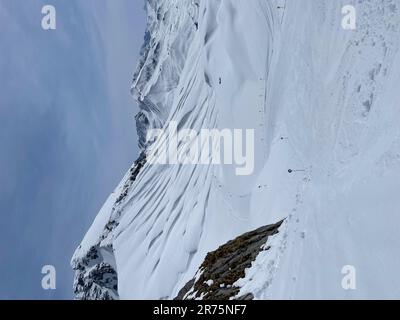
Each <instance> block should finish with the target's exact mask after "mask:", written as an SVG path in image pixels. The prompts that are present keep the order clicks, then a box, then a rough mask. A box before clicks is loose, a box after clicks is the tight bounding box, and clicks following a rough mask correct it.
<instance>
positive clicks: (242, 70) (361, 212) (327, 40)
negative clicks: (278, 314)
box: [73, 0, 400, 299]
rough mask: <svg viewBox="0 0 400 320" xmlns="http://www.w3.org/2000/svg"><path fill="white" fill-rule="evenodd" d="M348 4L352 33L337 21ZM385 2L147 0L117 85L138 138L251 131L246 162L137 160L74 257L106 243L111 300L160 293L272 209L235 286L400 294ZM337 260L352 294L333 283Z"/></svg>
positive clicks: (397, 151) (334, 294) (392, 66)
mask: <svg viewBox="0 0 400 320" xmlns="http://www.w3.org/2000/svg"><path fill="white" fill-rule="evenodd" d="M347 4H353V5H354V6H355V8H356V9H357V29H356V30H344V29H342V27H341V20H342V17H343V16H342V14H341V8H342V6H343V5H347ZM399 10H400V1H398V0H381V1H376V0H369V1H368V0H359V1H354V2H352V1H340V0H335V1H332V0H301V1H290V0H287V1H284V0H280V1H278V0H247V1H241V0H239V1H233V0H212V1H211V0H197V1H196V0H168V1H166V0H164V1H160V0H159V1H153V0H151V1H150V0H149V1H148V2H147V12H148V16H149V18H148V20H149V23H148V31H147V33H146V37H145V39H146V41H145V45H144V47H143V50H142V59H141V62H140V63H139V68H138V71H137V72H136V74H135V79H134V81H133V86H132V92H133V94H134V96H135V97H136V98H137V99H138V100H139V101H140V107H141V113H140V114H139V115H138V117H137V120H138V130H139V136H140V137H141V140H140V145H141V146H142V147H143V148H144V149H145V150H149V142H148V141H146V132H147V130H148V129H151V128H160V127H163V126H167V125H168V123H169V122H170V121H176V122H177V123H179V128H191V129H196V130H199V131H200V129H201V128H218V129H223V128H231V129H240V128H242V129H246V128H252V129H254V130H255V170H254V173H253V174H252V175H250V176H236V175H235V171H234V169H235V166H233V165H223V166H215V165H162V166H161V165H150V164H145V165H144V166H143V168H141V170H140V172H139V174H138V175H137V177H136V178H135V181H134V182H133V183H128V184H127V181H129V179H130V174H129V173H128V174H127V176H126V177H125V178H124V180H123V181H122V182H121V185H120V186H119V187H117V189H116V191H115V192H114V194H117V195H118V194H121V193H123V194H124V196H123V197H122V199H119V200H120V201H115V199H116V198H117V197H116V196H112V197H110V199H109V200H108V202H107V203H106V205H105V207H104V208H103V209H102V211H101V212H100V213H99V217H98V218H97V219H96V221H95V223H94V225H93V227H92V228H91V230H90V231H89V233H88V235H87V236H86V237H85V239H84V241H83V243H82V245H81V247H80V248H78V249H77V251H76V253H75V255H74V258H73V265H74V266H75V267H76V266H77V264H79V263H80V262H82V261H83V259H84V257H87V253H88V251H89V250H90V248H93V247H95V248H100V249H101V248H108V249H111V250H107V252H112V255H113V257H112V259H111V260H113V259H115V263H114V262H113V265H114V264H115V269H116V272H117V274H118V294H119V297H120V298H122V299H131V298H134V299H144V298H153V299H170V298H173V297H175V296H176V295H177V293H178V291H179V289H180V288H182V286H183V285H184V284H185V283H186V282H187V281H188V280H190V279H191V278H193V276H194V274H195V273H196V270H197V269H198V267H199V265H200V264H201V262H202V261H203V259H204V257H205V255H206V254H207V252H210V251H212V250H215V249H216V248H217V247H218V246H219V245H221V244H223V243H225V242H226V241H228V240H230V239H233V238H235V237H236V236H238V235H240V234H242V233H244V232H246V231H249V230H252V229H255V228H257V227H260V226H263V225H267V224H273V223H276V222H278V221H280V220H282V219H285V218H286V220H285V223H284V224H283V225H282V227H281V232H280V233H279V234H278V235H276V236H275V237H274V239H273V242H272V245H271V250H268V251H264V252H263V253H262V254H260V255H259V257H258V258H257V260H256V261H255V262H254V264H253V266H252V268H250V269H249V270H248V271H247V276H246V278H245V279H242V280H239V282H240V286H241V287H242V292H241V293H242V294H245V293H247V292H251V293H253V295H254V296H255V298H258V299H264V298H274V299H280V298H312V299H319V298H399V297H400V278H399V277H397V274H396V271H397V270H399V269H400V258H399V255H398V248H399V247H400V237H399V236H398V234H397V231H398V228H399V226H400V216H399V214H400V212H399V211H400V197H398V196H396V194H397V193H398V190H399V187H400V170H399V169H400V126H399V125H398V120H399V119H400V114H399V113H400V107H399V104H398V103H399V101H398V100H399V93H398V90H397V87H398V83H400V79H399V78H400V72H399V71H400V55H399V51H398V48H399V41H400V37H399V23H400V15H399ZM156 143H157V142H156ZM146 152H147V151H145V153H146ZM289 169H292V170H299V171H294V172H292V173H289V172H288V170H289ZM110 201H111V202H110ZM113 201H115V202H113ZM110 221H111V222H112V223H111V227H110ZM106 225H107V226H108V227H107V228H106ZM105 259H106V260H110V258H105ZM96 263H98V262H96ZM345 265H353V266H354V267H355V268H356V270H357V289H356V290H344V289H343V288H342V286H341V281H342V277H343V275H342V274H341V270H342V267H343V266H345ZM85 268H86V267H85ZM85 268H83V269H85ZM83 269H82V268H81V269H80V270H78V271H77V277H79V275H81V276H82V270H83ZM85 270H86V269H85Z"/></svg>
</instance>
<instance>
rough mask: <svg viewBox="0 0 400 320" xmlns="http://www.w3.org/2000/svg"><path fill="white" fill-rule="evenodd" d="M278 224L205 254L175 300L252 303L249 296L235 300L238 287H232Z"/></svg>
mask: <svg viewBox="0 0 400 320" xmlns="http://www.w3.org/2000/svg"><path fill="white" fill-rule="evenodd" d="M282 222H283V221H280V222H278V223H276V224H273V225H268V226H264V227H261V228H259V229H257V230H254V231H251V232H248V233H245V234H243V235H241V236H239V237H237V238H236V239H234V240H231V241H229V242H227V243H226V244H224V245H222V246H221V247H219V248H218V249H217V250H216V251H213V252H210V253H208V254H207V256H206V258H205V260H204V262H203V263H202V265H201V266H200V269H199V271H198V274H200V276H196V277H195V278H194V279H192V280H190V281H189V282H188V283H187V284H186V285H185V286H184V287H183V288H182V289H181V290H180V291H179V294H178V296H177V297H176V298H175V300H191V299H202V300H229V299H231V298H234V299H237V300H252V299H253V298H254V296H253V295H252V294H251V293H249V294H246V295H244V296H240V297H236V296H237V295H238V294H239V292H240V287H237V286H235V285H234V284H235V282H236V281H237V280H239V279H241V278H244V277H245V270H246V269H247V268H249V267H251V264H252V262H253V261H254V260H255V259H256V258H257V256H258V254H259V253H260V252H261V251H263V250H269V247H267V246H265V244H266V243H267V240H268V237H270V236H273V235H275V234H277V233H278V232H279V227H280V226H281V224H282Z"/></svg>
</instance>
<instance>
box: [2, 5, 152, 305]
mask: <svg viewBox="0 0 400 320" xmlns="http://www.w3.org/2000/svg"><path fill="white" fill-rule="evenodd" d="M45 4H51V5H54V6H55V7H56V10H57V30H54V31H44V30H43V29H42V28H41V19H42V14H41V8H42V6H43V5H45ZM143 4H144V1H143V0H46V1H42V0H0V30H1V32H0V52H1V53H0V122H1V123H0V210H1V217H2V222H1V223H0V299H15V298H17V299H21V298H29V299H46V298H57V299H64V298H72V275H73V274H72V271H71V270H70V266H69V261H70V258H71V256H72V254H73V251H74V249H75V247H76V246H77V245H78V244H79V241H80V240H81V239H82V237H83V236H84V233H85V232H86V230H87V229H88V227H89V226H90V224H91V222H92V220H93V218H94V216H95V215H96V213H97V211H98V210H99V209H100V207H101V205H102V203H103V202H104V201H105V199H106V197H107V196H108V194H109V193H110V192H111V191H112V190H113V188H114V187H115V186H116V184H117V183H118V182H119V180H120V179H121V178H122V176H123V174H124V173H125V171H126V170H127V169H128V168H129V166H130V164H131V163H132V162H133V160H134V159H135V157H136V156H137V153H138V150H137V137H136V132H135V126H134V115H135V113H136V112H137V107H136V105H135V103H134V101H133V99H132V98H131V96H130V94H129V87H130V81H131V77H132V74H133V72H134V69H135V66H136V63H137V59H138V54H139V50H140V46H141V44H142V39H143V35H144V26H145V13H144V10H143V6H144V5H143ZM47 264H50V265H54V266H55V267H56V270H57V289H56V290H54V291H44V290H43V289H42V288H41V278H42V274H41V268H42V266H43V265H47Z"/></svg>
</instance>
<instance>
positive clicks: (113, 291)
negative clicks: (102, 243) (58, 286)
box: [74, 247, 118, 300]
mask: <svg viewBox="0 0 400 320" xmlns="http://www.w3.org/2000/svg"><path fill="white" fill-rule="evenodd" d="M102 251H103V253H104V252H106V251H107V252H109V253H112V248H108V250H106V248H101V249H100V248H99V247H96V248H95V247H92V248H91V249H90V251H89V252H88V254H87V256H86V257H85V258H84V259H82V261H80V262H79V263H77V264H76V265H75V270H76V275H75V281H74V293H75V297H76V299H80V300H115V299H118V277H117V272H116V271H115V268H114V267H113V266H112V265H111V263H108V262H105V261H104V259H103V256H102ZM110 256H112V255H110ZM113 264H114V263H113Z"/></svg>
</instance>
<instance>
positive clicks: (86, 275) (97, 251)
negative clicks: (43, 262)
mask: <svg viewBox="0 0 400 320" xmlns="http://www.w3.org/2000/svg"><path fill="white" fill-rule="evenodd" d="M145 163H146V155H145V153H144V152H143V153H142V154H141V155H140V156H139V158H138V159H137V160H136V161H135V163H134V164H133V166H132V168H131V169H130V170H129V173H128V174H127V176H126V177H125V183H124V184H123V185H122V187H121V190H120V191H119V196H118V198H116V199H115V202H114V203H113V204H112V213H114V214H115V217H112V216H111V217H110V218H109V220H108V222H107V223H106V225H105V226H104V229H103V230H102V232H101V235H100V236H99V237H98V239H97V241H95V243H94V244H92V245H91V246H90V247H89V249H88V250H84V249H83V248H82V245H80V246H79V247H78V249H77V250H76V252H75V254H74V257H73V259H72V261H71V265H72V267H73V269H74V270H75V279H74V285H73V288H74V294H75V298H76V299H77V300H117V299H119V295H118V274H117V267H116V263H115V257H114V249H113V245H112V244H111V243H109V242H108V241H107V237H108V235H109V234H110V233H111V232H112V231H113V230H114V229H115V228H116V227H117V226H118V222H117V219H116V218H117V216H118V206H119V204H120V203H121V202H123V201H124V199H125V197H126V196H127V194H128V192H129V190H130V189H131V188H132V185H133V183H134V182H135V181H136V179H137V177H138V175H139V173H140V172H141V170H142V168H143V166H144V165H145Z"/></svg>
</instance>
